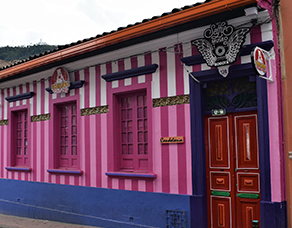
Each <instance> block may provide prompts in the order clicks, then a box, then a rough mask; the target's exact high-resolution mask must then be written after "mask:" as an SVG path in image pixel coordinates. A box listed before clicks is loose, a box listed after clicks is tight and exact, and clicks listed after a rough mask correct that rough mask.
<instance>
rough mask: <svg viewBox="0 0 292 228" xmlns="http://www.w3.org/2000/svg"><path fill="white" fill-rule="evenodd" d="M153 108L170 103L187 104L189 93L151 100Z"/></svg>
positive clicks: (169, 104)
mask: <svg viewBox="0 0 292 228" xmlns="http://www.w3.org/2000/svg"><path fill="white" fill-rule="evenodd" d="M152 102H153V108H156V107H163V106H171V105H180V104H189V103H190V95H179V96H173V97H162V98H156V99H153V100H152Z"/></svg>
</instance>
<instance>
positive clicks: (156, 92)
mask: <svg viewBox="0 0 292 228" xmlns="http://www.w3.org/2000/svg"><path fill="white" fill-rule="evenodd" d="M152 63H157V64H158V65H159V53H158V52H154V53H152ZM155 98H160V76H159V68H158V69H157V70H156V71H155V72H154V73H153V74H152V99H155Z"/></svg>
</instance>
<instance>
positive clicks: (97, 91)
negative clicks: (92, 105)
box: [95, 65, 103, 106]
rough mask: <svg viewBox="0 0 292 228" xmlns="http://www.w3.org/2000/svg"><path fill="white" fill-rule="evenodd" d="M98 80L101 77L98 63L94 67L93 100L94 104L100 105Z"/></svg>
mask: <svg viewBox="0 0 292 228" xmlns="http://www.w3.org/2000/svg"><path fill="white" fill-rule="evenodd" d="M100 80H103V79H101V72H100V65H98V66H96V67H95V95H96V97H95V102H96V106H100V104H101V89H100Z"/></svg>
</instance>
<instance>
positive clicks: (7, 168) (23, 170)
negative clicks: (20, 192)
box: [5, 167, 32, 172]
mask: <svg viewBox="0 0 292 228" xmlns="http://www.w3.org/2000/svg"><path fill="white" fill-rule="evenodd" d="M5 169H6V170H7V171H21V172H31V170H32V168H30V167H5Z"/></svg>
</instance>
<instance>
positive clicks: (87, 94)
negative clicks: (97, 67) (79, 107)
mask: <svg viewBox="0 0 292 228" xmlns="http://www.w3.org/2000/svg"><path fill="white" fill-rule="evenodd" d="M84 81H85V83H84V108H88V107H89V100H90V89H89V87H90V86H89V68H86V69H85V70H84Z"/></svg>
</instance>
